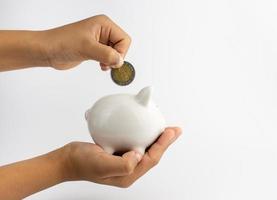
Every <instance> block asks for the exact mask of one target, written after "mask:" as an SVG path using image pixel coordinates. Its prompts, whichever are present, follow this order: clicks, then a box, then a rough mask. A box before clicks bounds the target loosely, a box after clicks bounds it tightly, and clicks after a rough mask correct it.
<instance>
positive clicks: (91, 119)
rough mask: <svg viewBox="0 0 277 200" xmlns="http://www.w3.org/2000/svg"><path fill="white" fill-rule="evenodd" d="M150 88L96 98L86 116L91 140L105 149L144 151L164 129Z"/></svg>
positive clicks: (109, 150) (163, 121) (108, 150)
mask: <svg viewBox="0 0 277 200" xmlns="http://www.w3.org/2000/svg"><path fill="white" fill-rule="evenodd" d="M151 96H152V89H151V87H145V88H143V89H142V90H141V91H140V92H139V93H138V94H136V95H131V94H114V95H109V96H105V97H103V98H101V99H99V100H98V101H97V102H96V103H95V104H94V105H93V106H92V108H90V109H89V110H87V111H86V113H85V117H86V120H87V123H88V128H89V131H90V134H91V136H92V138H93V140H94V142H95V143H96V144H98V145H100V146H101V147H102V148H103V149H104V150H105V151H106V152H108V153H110V154H113V153H114V152H127V151H130V150H134V151H137V152H139V153H141V154H144V152H145V149H146V148H147V147H148V146H149V145H151V144H152V143H153V142H154V141H155V140H156V139H157V137H158V136H159V135H160V134H161V133H162V132H163V131H164V128H165V120H164V117H163V115H162V114H161V112H160V111H159V109H158V108H157V106H156V105H155V103H154V102H153V101H152V98H151Z"/></svg>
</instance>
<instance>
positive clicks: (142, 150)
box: [133, 147, 145, 155]
mask: <svg viewBox="0 0 277 200" xmlns="http://www.w3.org/2000/svg"><path fill="white" fill-rule="evenodd" d="M133 150H134V151H136V152H139V153H140V154H141V155H143V154H144V153H145V148H143V147H135V148H133Z"/></svg>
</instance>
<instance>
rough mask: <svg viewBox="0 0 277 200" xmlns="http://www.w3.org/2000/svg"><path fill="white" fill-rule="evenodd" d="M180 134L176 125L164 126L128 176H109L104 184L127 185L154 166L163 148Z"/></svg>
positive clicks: (163, 150)
mask: <svg viewBox="0 0 277 200" xmlns="http://www.w3.org/2000/svg"><path fill="white" fill-rule="evenodd" d="M180 134H181V129H180V128H178V127H173V128H166V129H165V131H164V133H163V134H162V135H161V136H160V137H159V139H158V140H157V142H156V143H154V144H153V145H152V146H151V148H150V149H149V150H148V152H146V154H145V155H144V156H143V158H142V160H141V162H140V163H139V164H138V165H137V167H136V168H135V170H134V172H133V173H132V174H130V175H128V176H123V177H110V178H107V179H105V180H104V181H105V184H109V185H115V186H119V187H129V186H130V185H131V184H132V183H133V182H135V181H136V180H137V179H138V178H139V177H141V176H143V175H144V174H145V173H146V172H147V171H149V170H150V169H151V168H152V167H153V166H155V165H156V164H157V163H158V162H159V160H160V158H161V156H162V155H163V153H164V152H165V150H166V149H167V148H168V146H169V145H170V144H172V142H173V141H174V140H176V139H177V138H178V137H179V135H180Z"/></svg>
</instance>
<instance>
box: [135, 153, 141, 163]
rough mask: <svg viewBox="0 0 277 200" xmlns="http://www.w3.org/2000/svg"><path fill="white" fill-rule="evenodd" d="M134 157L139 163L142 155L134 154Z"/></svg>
mask: <svg viewBox="0 0 277 200" xmlns="http://www.w3.org/2000/svg"><path fill="white" fill-rule="evenodd" d="M135 156H136V159H137V161H138V162H139V161H140V160H141V158H142V155H141V154H140V153H139V152H136V153H135Z"/></svg>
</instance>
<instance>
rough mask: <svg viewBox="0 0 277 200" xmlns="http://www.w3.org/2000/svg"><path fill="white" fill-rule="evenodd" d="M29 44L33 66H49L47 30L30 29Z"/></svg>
mask: <svg viewBox="0 0 277 200" xmlns="http://www.w3.org/2000/svg"><path fill="white" fill-rule="evenodd" d="M28 32H29V46H28V47H27V48H26V49H27V51H29V52H28V53H29V55H31V58H30V60H32V65H33V66H40V67H48V66H50V63H49V58H48V55H47V46H48V44H47V43H48V41H47V33H46V31H28Z"/></svg>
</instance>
